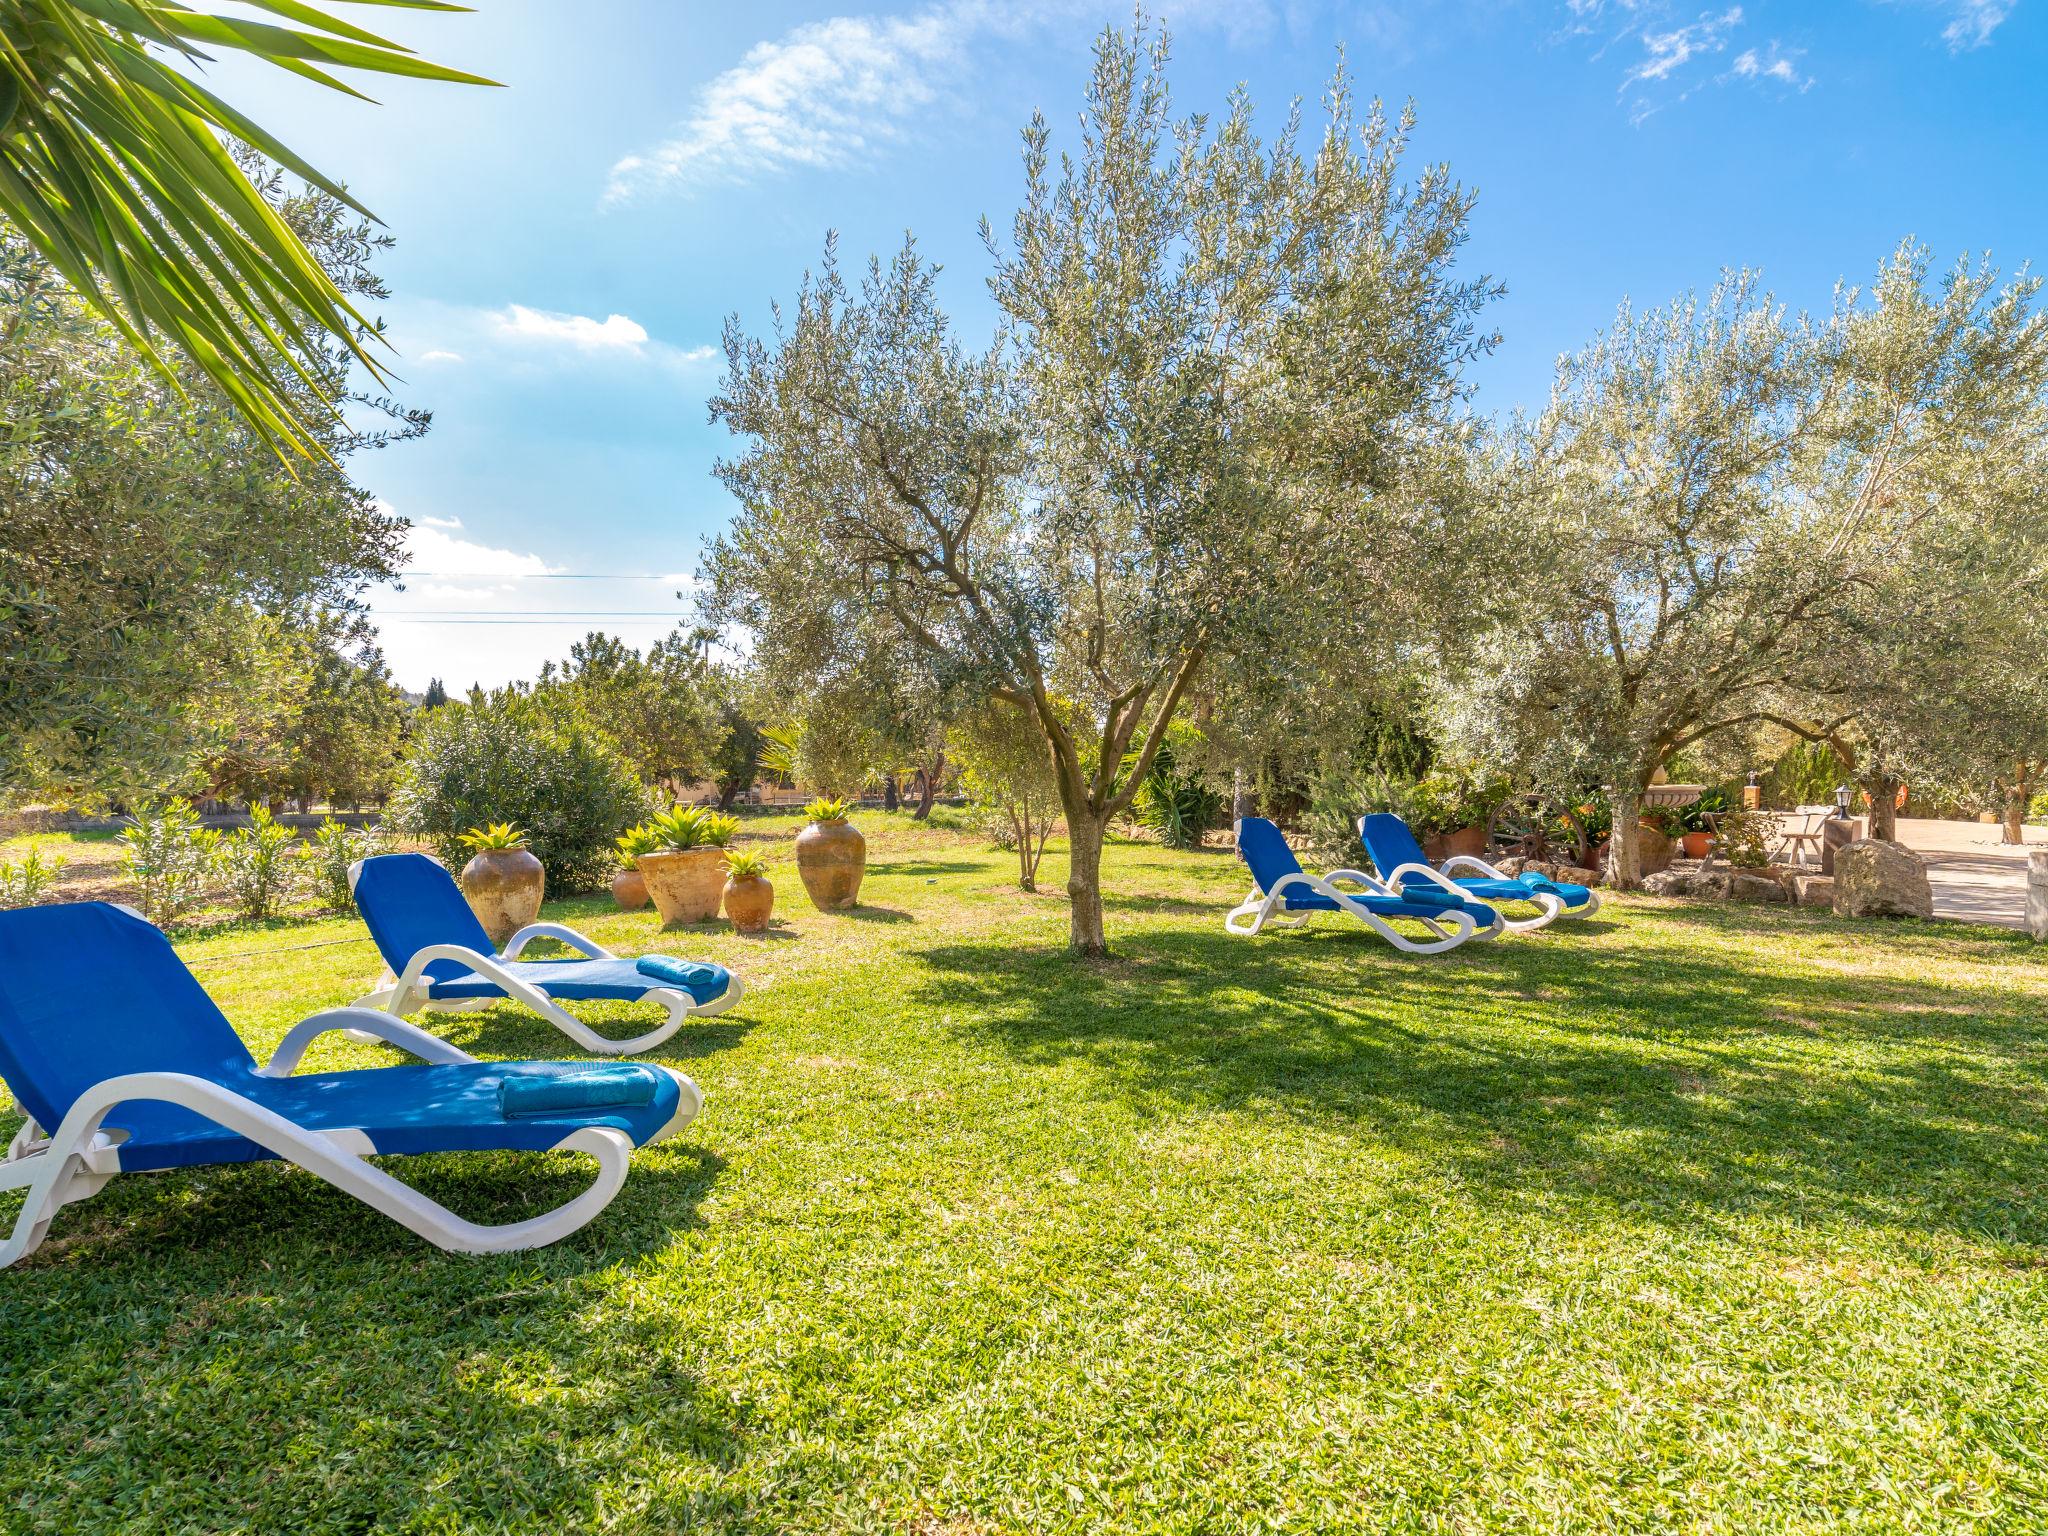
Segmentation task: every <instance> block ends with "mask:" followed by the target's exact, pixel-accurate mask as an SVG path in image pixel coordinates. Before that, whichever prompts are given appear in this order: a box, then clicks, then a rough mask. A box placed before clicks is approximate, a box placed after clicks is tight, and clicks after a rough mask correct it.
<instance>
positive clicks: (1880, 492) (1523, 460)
mask: <svg viewBox="0 0 2048 1536" xmlns="http://www.w3.org/2000/svg"><path fill="white" fill-rule="evenodd" d="M1928 278H1929V271H1928V259H1927V255H1926V253H1925V252H1924V251H1922V250H1920V249H1919V248H1917V247H1913V246H1910V245H1909V246H1906V247H1903V248H1901V250H1900V251H1899V252H1898V253H1897V255H1895V256H1894V257H1893V258H1892V259H1891V260H1890V261H1889V262H1887V263H1886V265H1885V266H1884V268H1883V269H1882V270H1881V271H1880V273H1879V277H1878V282H1877V284H1876V286H1875V288H1874V290H1873V292H1872V293H1871V295H1869V296H1868V298H1867V299H1866V297H1865V296H1864V295H1863V294H1861V293H1860V292H1858V291H1856V290H1854V289H1844V290H1843V291H1842V292H1841V293H1840V294H1839V295H1838V297H1837V301H1836V305H1835V309H1834V311H1833V313H1832V314H1831V315H1830V316H1829V317H1828V318H1827V319H1826V320H1825V321H1822V322H1818V323H1815V322H1812V321H1808V320H1806V319H1804V318H1793V317H1788V316H1787V315H1786V314H1785V313H1784V311H1783V310H1781V309H1780V308H1779V307H1778V306H1777V305H1776V304H1775V303H1774V302H1773V301H1772V300H1771V299H1770V298H1769V296H1768V295H1766V294H1764V293H1763V292H1762V291H1761V290H1760V289H1759V287H1758V286H1757V284H1756V281H1755V279H1754V278H1753V277H1751V276H1749V275H1747V274H1743V275H1738V276H1731V277H1729V278H1727V279H1725V280H1724V281H1723V282H1722V283H1721V285H1720V286H1719V287H1717V288H1716V290H1715V291H1714V294H1713V295H1712V297H1711V298H1709V299H1708V300H1707V301H1706V302H1705V303H1701V302H1699V301H1697V300H1695V299H1690V298H1688V299H1686V300H1682V301H1680V302H1679V303H1677V304H1674V305H1672V306H1670V307H1668V308H1666V309H1662V310H1656V311H1652V312H1649V313H1646V314H1638V313H1636V312H1634V311H1632V310H1630V309H1628V308H1627V307H1626V306H1624V308H1623V310H1622V312H1621V315H1620V318H1619V320H1618V321H1617V323H1616V325H1615V327H1614V329H1613V330H1612V331H1611V332H1609V333H1608V334H1607V335H1606V336H1604V337H1602V338H1600V339H1599V340H1598V341H1597V342H1595V343H1594V345H1593V346H1592V347H1590V348H1589V349H1588V350H1587V351H1585V352H1584V353H1582V354H1580V355H1579V356H1578V357H1576V358H1572V359H1569V360H1567V361H1566V362H1565V363H1564V364H1562V365H1561V369H1560V373H1559V378H1558V386H1557V391H1556V393H1555V395H1554V397H1553V399H1552V402H1551V404H1550V406H1549V408H1548V409H1547V410H1546V411H1545V412H1544V413H1543V415H1542V416H1541V417H1540V418H1538V419H1537V420H1536V421H1534V422H1533V423H1528V424H1523V425H1519V426H1518V427H1517V429H1516V430H1515V431H1514V432H1513V433H1512V434H1511V436H1510V438H1509V440H1508V443H1507V445H1506V448H1505V451H1504V454H1503V457H1502V461H1501V462H1500V463H1499V464H1498V465H1497V468H1498V470H1499V474H1498V477H1497V479H1496V480H1495V482H1494V485H1495V501H1494V503H1493V509H1492V510H1493V515H1492V516H1491V517H1490V518H1489V519H1487V526H1486V532H1487V535H1488V537H1489V538H1490V540H1491V541H1492V545H1493V555H1494V559H1495V563H1496V565H1497V567H1498V568H1499V569H1501V570H1503V571H1505V572H1509V573H1515V572H1520V573H1525V575H1526V577H1527V579H1526V580H1525V581H1521V582H1512V581H1509V582H1502V583H1500V584H1499V585H1498V587H1497V588H1496V591H1495V594H1494V596H1495V598H1496V599H1497V600H1499V603H1500V606H1499V608H1498V610H1497V611H1496V614H1495V619H1496V626H1495V628H1494V629H1493V630H1492V632H1491V634H1490V635H1488V636H1487V637H1485V638H1484V639H1482V640H1480V641H1478V642H1476V643H1473V644H1465V643H1463V642H1462V641H1461V645H1460V647H1459V649H1458V650H1457V651H1455V652H1453V653H1451V654H1449V655H1447V657H1446V658H1445V660H1446V665H1447V667H1456V668H1458V669H1460V670H1461V672H1462V685H1461V686H1460V687H1458V688H1456V689H1454V690H1453V693H1452V697H1451V698H1450V699H1449V700H1448V701H1447V708H1446V710H1445V714H1446V718H1447V720H1448V721H1449V722H1450V724H1451V726H1452V733H1453V734H1454V735H1455V736H1458V737H1460V738H1461V739H1462V740H1463V741H1464V743H1465V744H1467V745H1469V746H1482V747H1484V748H1487V749H1490V750H1489V752H1488V753H1487V755H1489V756H1492V757H1494V758H1496V759H1498V760H1500V761H1503V762H1506V763H1508V764H1511V765H1514V766H1517V767H1520V768H1523V769H1527V770H1533V771H1535V772H1536V773H1537V774H1538V776H1539V777H1541V778H1544V779H1546V780H1548V781H1550V782H1551V783H1553V784H1557V785H1560V786H1569V785H1577V784H1581V783H1586V782H1594V783H1605V784H1608V785H1610V786H1611V790H1610V793H1611V797H1612V803H1613V809H1614V835H1613V840H1612V842H1611V844H1610V853H1609V871H1608V873H1609V878H1610V879H1611V880H1612V881H1613V882H1614V883H1615V884H1617V885H1621V886H1631V885H1634V884H1635V883H1636V882H1637V880H1638V879H1639V877H1640V873H1641V869H1640V858H1639V853H1638V846H1639V845H1638V838H1637V826H1638V812H1639V809H1640V807H1641V804H1642V798H1643V795H1644V793H1645V791H1646V790H1647V788H1648V786H1649V784H1650V783H1651V781H1652V779H1653V778H1654V776H1655V775H1656V773H1657V771H1658V770H1659V769H1660V768H1662V767H1663V766H1665V765H1666V764H1667V763H1668V762H1669V761H1670V760H1671V759H1672V758H1673V757H1674V756H1675V755H1676V754H1677V753H1679V752H1681V751H1683V750H1685V749H1686V748H1687V747H1689V746H1691V745H1692V744H1694V743H1695V742H1699V741H1702V740H1704V739H1706V738H1708V737H1710V736H1714V735H1716V734H1717V733H1721V732H1725V731H1728V730H1731V729H1736V728H1739V727H1743V726H1746V725H1750V724H1754V723H1755V722H1757V721H1760V720H1764V719H1769V718H1778V717H1779V714H1780V711H1781V707H1782V706H1781V701H1782V700H1783V699H1784V698H1785V697H1786V696H1787V693H1788V691H1789V692H1793V693H1797V692H1799V691H1801V690H1808V691H1813V690H1816V689H1820V691H1823V692H1835V693H1840V692H1842V691H1843V690H1842V689H1840V688H1821V687H1820V685H1821V683H1822V680H1823V679H1826V678H1830V677H1831V678H1832V679H1833V680H1834V681H1835V682H1836V683H1844V684H1846V690H1847V692H1848V693H1849V694H1850V695H1851V696H1853V697H1868V698H1873V699H1874V698H1877V697H1879V696H1881V695H1882V694H1883V692H1884V691H1885V679H1884V678H1883V677H1881V676H1871V675H1870V674H1869V673H1868V672H1867V671H1865V670H1863V669H1859V668H1858V667H1857V666H1856V665H1855V658H1854V653H1853V652H1851V651H1848V650H1846V649H1840V648H1839V647H1841V646H1842V645H1843V643H1844V642H1845V640H1846V638H1847V637H1848V636H1849V635H1850V633H1851V630H1850V628H1849V627H1848V625H1847V623H1846V620H1847V617H1848V616H1849V615H1850V614H1852V613H1853V612H1854V611H1855V609H1856V607H1857V605H1858V604H1859V602H1861V601H1863V594H1867V593H1868V592H1870V591H1872V590H1873V589H1876V588H1880V587H1882V586H1883V585H1884V584H1885V583H1886V581H1887V579H1888V578H1889V576H1890V575H1891V573H1892V572H1894V570H1896V569H1897V568H1898V567H1900V565H1901V563H1902V562H1904V561H1907V560H1910V559H1911V558H1912V555H1913V552H1914V550H1915V549H1916V547H1919V546H1920V544H1921V543H1922V542H1923V541H1925V540H1926V539H1927V538H1929V537H1930V536H1931V532H1932V530H1935V529H1938V528H1939V527H1940V526H1941V525H1942V524H1943V523H1944V522H1945V521H1947V520H1958V521H1967V520H1969V519H1971V518H1975V517H1980V516H1982V515H1984V514H1985V512H1986V510H1987V508H1988V506H1989V503H1990V499H1991V498H1990V497H1988V496H1987V492H1993V491H1995V493H1996V495H1997V496H2000V497H2002V496H2004V495H2005V494H2006V493H2007V491H2008V490H2009V487H2010V484H2011V479H2012V477H2013V476H2014V475H2016V474H2019V473H2020V472H2021V468H2022V466H2023V465H2025V464H2026V463H2029V462H2031V461H2032V456H2033V454H2034V453H2035V452H2036V451H2037V450H2036V449H2035V448H2034V446H2033V445H2034V444H2035V443H2036V442H2037V441H2038V436H2039V433H2040V431H2041V403H2042V388H2043V382H2044V379H2048V328H2044V324H2043V321H2042V319H2041V317H2040V316H2038V315H2036V314H2035V313H2034V312H2033V309H2032V301H2033V297H2034V294H2035V291H2036V289H2037V287H2038V283H2037V281H2036V280H2034V279H2031V278H2023V279H2019V280H2016V281H2014V282H2011V283H2009V284H2006V285H2004V286H2003V287H2000V285H1999V283H1998V280H1997V275H1996V274H1995V273H1994V272H1992V271H1990V270H1989V269H1986V268H1981V267H1971V266H1967V265H1965V266H1960V267H1958V268H1957V269H1955V270H1954V271H1953V272H1951V273H1950V274H1949V275H1948V276H1947V277H1946V278H1945V279H1944V280H1943V281H1942V282H1941V284H1940V285H1939V286H1938V289H1937V290H1936V291H1935V292H1933V293H1930V292H1929V291H1928V290H1929V286H1930V285H1929V282H1928ZM1852 714H1853V709H1852V710H1850V711H1847V712H1845V716H1843V717H1838V720H1837V722H1836V723H1837V725H1839V723H1840V720H1841V719H1842V718H1846V717H1847V716H1848V715H1852ZM1877 767H1878V769H1879V770H1880V776H1881V777H1883V778H1884V782H1886V783H1889V782H1893V781H1892V780H1891V779H1890V778H1889V777H1888V775H1889V773H1890V771H1891V770H1889V769H1888V768H1885V767H1884V760H1883V758H1882V757H1881V756H1880V757H1879V758H1878V759H1877ZM1874 798H1875V797H1874ZM1887 803H1888V802H1887Z"/></svg>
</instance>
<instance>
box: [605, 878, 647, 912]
mask: <svg viewBox="0 0 2048 1536" xmlns="http://www.w3.org/2000/svg"><path fill="white" fill-rule="evenodd" d="M612 900H613V901H615V902H617V903H618V904H619V910H620V911H621V912H638V911H639V910H640V909H641V908H642V907H644V906H646V905H647V877H646V876H645V875H643V874H641V873H640V871H639V870H637V869H622V870H620V871H619V872H618V873H617V874H616V875H613V876H612Z"/></svg>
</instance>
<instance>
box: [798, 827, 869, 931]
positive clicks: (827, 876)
mask: <svg viewBox="0 0 2048 1536" xmlns="http://www.w3.org/2000/svg"><path fill="white" fill-rule="evenodd" d="M867 868H868V840H867V839H866V838H864V837H862V836H861V835H860V832H859V831H858V830H857V829H856V828H855V827H854V825H853V824H852V823H851V822H848V821H814V822H812V823H811V824H810V825H809V826H807V827H805V828H804V829H803V831H801V832H799V833H797V835H796V872H797V874H798V875H800V876H801V877H802V879H803V882H804V889H805V890H806V891H807V892H809V893H810V898H811V905H812V906H814V907H816V908H817V909H818V910H819V911H820V912H839V911H843V910H845V909H846V908H847V907H850V906H853V905H855V904H856V903H857V902H858V901H859V900H860V880H861V876H862V875H864V874H866V873H867Z"/></svg>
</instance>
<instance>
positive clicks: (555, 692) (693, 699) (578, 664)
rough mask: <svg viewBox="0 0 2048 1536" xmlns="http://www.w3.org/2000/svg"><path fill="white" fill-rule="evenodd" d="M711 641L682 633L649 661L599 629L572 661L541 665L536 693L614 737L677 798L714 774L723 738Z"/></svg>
mask: <svg viewBox="0 0 2048 1536" xmlns="http://www.w3.org/2000/svg"><path fill="white" fill-rule="evenodd" d="M709 639H710V637H709V636H708V635H706V634H703V633H700V632H691V631H686V630H682V629H678V630H676V631H675V632H674V633H673V634H671V635H669V636H668V637H667V638H666V639H664V640H659V641H657V642H655V644H654V645H653V646H652V647H650V648H649V650H648V652H647V654H646V655H644V656H643V655H641V653H640V652H639V651H637V650H635V649H633V648H632V647H631V646H629V645H627V644H626V643H625V642H624V641H623V640H620V639H618V638H617V637H616V636H613V635H607V634H604V633H601V632H599V631H596V630H593V631H592V632H591V633H589V634H587V635H585V636H584V637H583V638H582V639H581V640H579V641H577V642H576V643H575V644H573V645H571V646H570V647H569V659H568V660H567V661H566V662H562V663H556V662H548V663H547V664H546V665H544V666H543V667H542V668H541V673H540V681H539V683H538V684H537V686H536V689H535V691H536V693H537V694H540V695H545V696H549V706H550V708H553V709H556V710H558V711H567V712H570V713H572V714H574V715H575V717H576V718H577V719H578V720H579V721H580V722H581V723H582V724H583V725H584V727H585V728H587V729H590V730H595V731H599V732H602V733H603V734H604V735H606V736H608V737H610V738H611V740H612V741H613V743H614V744H615V745H617V747H618V749H619V751H620V753H621V754H622V755H623V756H624V757H625V759H626V761H627V762H628V763H630V764H631V765H632V766H633V770H634V771H635V772H636V773H638V774H639V775H640V777H641V778H642V779H644V780H645V781H647V782H648V783H650V784H660V785H662V786H664V787H665V788H667V789H668V791H669V792H670V794H671V795H673V794H675V793H678V792H680V790H681V789H682V787H683V786H684V785H685V784H688V783H690V782H692V781H693V780H695V779H697V778H699V777H700V776H702V775H703V774H704V773H706V772H707V771H708V767H709V763H710V759H711V753H712V750H713V748H714V746H715V745H716V742H717V738H718V726H717V711H718V699H717V693H716V689H715V687H714V682H713V678H712V672H711V663H710V660H709V658H708V657H707V655H706V654H705V653H706V650H707V647H708V644H709Z"/></svg>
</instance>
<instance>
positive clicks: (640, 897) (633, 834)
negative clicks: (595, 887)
mask: <svg viewBox="0 0 2048 1536" xmlns="http://www.w3.org/2000/svg"><path fill="white" fill-rule="evenodd" d="M660 846H661V840H660V839H659V838H658V837H656V836H655V832H654V828H652V827H651V826H649V825H648V824H647V823H646V822H644V821H643V822H642V823H641V824H640V825H639V826H637V827H628V828H627V829H626V831H625V834H624V835H623V836H621V837H620V838H619V857H620V858H622V859H624V860H625V861H626V862H625V864H624V866H623V867H622V868H621V869H620V870H619V872H618V873H617V874H615V875H613V876H612V900H613V901H615V902H617V903H618V907H619V910H620V911H621V912H638V911H639V910H640V909H641V908H642V907H644V906H646V905H647V877H646V876H645V875H643V874H641V873H640V859H641V858H642V857H643V856H644V855H646V854H650V853H653V852H654V851H655V850H656V849H658V848H659V847H660Z"/></svg>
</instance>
